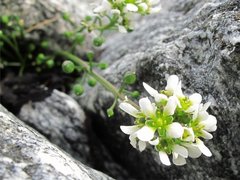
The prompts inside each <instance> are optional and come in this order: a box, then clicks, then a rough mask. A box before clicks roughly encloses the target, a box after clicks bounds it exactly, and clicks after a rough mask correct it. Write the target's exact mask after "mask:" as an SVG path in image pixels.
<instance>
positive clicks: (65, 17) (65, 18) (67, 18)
mask: <svg viewBox="0 0 240 180" xmlns="http://www.w3.org/2000/svg"><path fill="white" fill-rule="evenodd" d="M62 18H63V19H64V20H65V21H70V14H69V13H67V12H64V13H63V14H62Z"/></svg>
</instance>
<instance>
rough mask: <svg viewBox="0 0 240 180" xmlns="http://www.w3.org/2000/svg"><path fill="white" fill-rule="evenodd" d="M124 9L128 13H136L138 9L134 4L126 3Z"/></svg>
mask: <svg viewBox="0 0 240 180" xmlns="http://www.w3.org/2000/svg"><path fill="white" fill-rule="evenodd" d="M126 9H127V10H128V11H130V12H137V11H138V7H137V6H136V5H135V4H132V3H127V5H126Z"/></svg>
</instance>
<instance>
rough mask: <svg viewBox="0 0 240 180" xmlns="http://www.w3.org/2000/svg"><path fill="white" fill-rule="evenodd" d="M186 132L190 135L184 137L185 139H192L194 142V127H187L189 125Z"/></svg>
mask: <svg viewBox="0 0 240 180" xmlns="http://www.w3.org/2000/svg"><path fill="white" fill-rule="evenodd" d="M183 129H184V131H185V132H184V134H185V133H186V134H187V135H188V136H187V137H184V141H191V142H194V141H195V135H194V132H193V129H192V128H187V127H184V128H183Z"/></svg>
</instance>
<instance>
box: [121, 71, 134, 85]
mask: <svg viewBox="0 0 240 180" xmlns="http://www.w3.org/2000/svg"><path fill="white" fill-rule="evenodd" d="M136 80H137V76H136V74H135V73H132V72H127V73H126V74H125V75H124V77H123V82H124V83H125V84H129V85H131V84H134V83H135V82H136Z"/></svg>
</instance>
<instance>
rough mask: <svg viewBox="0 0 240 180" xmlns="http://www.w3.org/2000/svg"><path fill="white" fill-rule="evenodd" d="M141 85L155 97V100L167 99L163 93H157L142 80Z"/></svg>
mask: <svg viewBox="0 0 240 180" xmlns="http://www.w3.org/2000/svg"><path fill="white" fill-rule="evenodd" d="M143 87H144V88H145V90H146V91H147V92H148V93H149V94H150V95H151V96H152V97H154V99H155V102H157V103H158V102H161V101H167V100H168V97H167V96H166V95H165V94H160V93H158V91H157V90H155V89H153V88H152V87H151V86H149V85H148V84H147V83H145V82H143Z"/></svg>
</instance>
